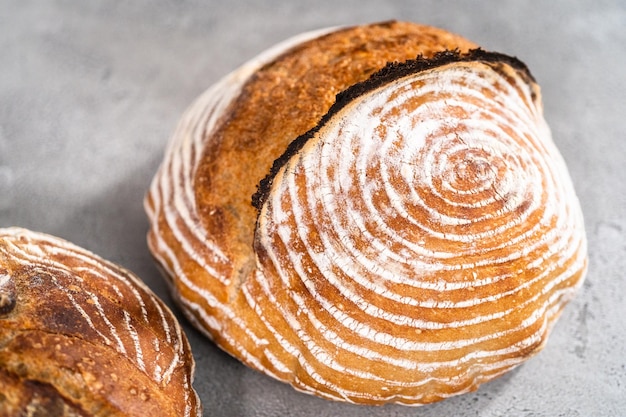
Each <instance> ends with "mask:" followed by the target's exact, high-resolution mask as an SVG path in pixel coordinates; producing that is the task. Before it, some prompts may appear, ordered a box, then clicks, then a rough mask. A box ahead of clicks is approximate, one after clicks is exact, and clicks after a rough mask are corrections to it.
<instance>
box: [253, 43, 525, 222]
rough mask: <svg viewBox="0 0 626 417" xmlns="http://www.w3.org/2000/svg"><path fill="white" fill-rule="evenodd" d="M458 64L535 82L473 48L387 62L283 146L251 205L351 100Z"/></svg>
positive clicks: (504, 59)
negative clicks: (479, 66) (511, 72)
mask: <svg viewBox="0 0 626 417" xmlns="http://www.w3.org/2000/svg"><path fill="white" fill-rule="evenodd" d="M458 62H482V63H485V64H488V65H490V66H491V67H492V68H494V70H496V71H499V72H501V67H502V66H503V65H508V66H510V67H512V68H513V69H515V70H517V71H518V72H519V73H520V75H521V76H522V78H523V79H524V81H525V82H526V83H528V84H533V83H534V82H535V79H534V77H533V76H532V74H531V73H530V70H529V69H528V67H527V66H526V65H525V64H524V63H523V62H522V61H520V60H519V59H517V58H516V57H512V56H509V55H505V54H501V53H499V52H489V51H485V50H483V49H480V48H477V49H472V50H470V51H468V52H467V53H460V52H459V51H458V50H452V51H451V50H447V51H442V52H438V53H437V54H435V55H434V56H433V57H432V58H424V57H423V56H421V55H420V56H418V57H417V58H416V59H413V60H409V61H405V62H389V63H387V65H386V66H385V67H384V68H382V69H381V70H379V71H378V72H376V73H374V74H373V75H372V76H371V77H370V78H368V79H367V80H365V81H363V82H360V83H357V84H355V85H353V86H350V87H348V88H347V89H346V90H344V91H342V92H340V93H339V94H337V96H336V98H335V103H334V104H333V105H332V106H331V107H330V109H329V110H328V112H327V113H326V114H325V115H324V116H323V117H322V118H321V119H320V121H319V123H318V124H317V126H315V127H314V128H312V129H311V130H309V131H308V132H306V133H304V134H302V135H300V136H299V137H297V138H296V139H295V140H294V141H293V142H291V143H290V144H289V146H287V149H286V150H285V152H284V153H283V154H282V155H281V156H280V157H278V158H277V159H276V160H275V161H274V163H273V164H272V168H271V169H270V172H269V174H268V175H267V176H266V177H265V178H263V179H262V180H261V182H260V183H259V185H258V186H257V192H256V193H254V195H253V196H252V205H253V206H254V207H255V208H256V209H257V210H258V211H260V210H261V207H262V206H263V204H264V203H265V201H266V200H267V196H268V194H269V190H270V188H271V186H272V182H273V180H274V177H275V176H276V174H277V173H278V171H279V170H280V168H281V167H282V166H283V165H285V164H286V163H287V161H288V160H289V159H290V158H291V157H292V156H294V155H296V154H297V153H298V151H300V149H302V147H303V146H304V144H305V143H306V142H307V141H308V140H309V139H310V138H312V137H313V136H314V135H315V134H316V133H317V132H318V131H319V130H320V129H321V128H322V127H323V126H324V125H325V124H326V123H328V121H329V120H330V119H331V118H332V117H333V116H334V115H335V114H336V113H338V112H339V111H340V110H341V109H343V108H344V107H345V106H346V105H348V104H349V103H351V102H352V101H353V100H355V99H356V98H358V97H359V96H362V95H364V94H366V93H368V92H370V91H373V90H375V89H377V88H379V87H382V86H384V85H385V84H388V83H390V82H392V81H394V80H397V79H400V78H402V77H406V76H409V75H412V74H417V73H419V72H423V71H428V70H432V69H435V68H438V67H442V66H444V65H448V64H452V63H458ZM531 94H532V99H533V100H535V98H536V97H535V95H536V93H535V90H534V89H533V90H532V92H531Z"/></svg>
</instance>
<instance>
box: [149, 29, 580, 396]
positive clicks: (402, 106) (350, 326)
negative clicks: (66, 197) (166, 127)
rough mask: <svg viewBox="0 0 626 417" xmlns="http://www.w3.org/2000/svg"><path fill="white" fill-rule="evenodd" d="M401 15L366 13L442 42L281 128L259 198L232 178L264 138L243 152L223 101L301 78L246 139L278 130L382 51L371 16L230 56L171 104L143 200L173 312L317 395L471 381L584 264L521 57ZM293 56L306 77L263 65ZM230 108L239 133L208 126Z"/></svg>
mask: <svg viewBox="0 0 626 417" xmlns="http://www.w3.org/2000/svg"><path fill="white" fill-rule="evenodd" d="M402 25H405V24H399V23H385V24H382V25H378V26H376V25H374V26H375V27H374V26H372V27H371V28H365V29H364V31H370V30H376V31H378V30H382V31H388V32H384V33H387V34H388V33H391V31H396V32H394V33H396V35H397V32H402V34H401V35H400V36H399V39H400V38H401V39H408V38H409V36H408V35H406V33H409V32H411V33H412V35H411V36H414V34H415V33H418V35H415V36H417V38H416V40H415V41H412V42H408V43H407V44H415V42H418V41H419V40H424V41H432V40H433V39H437V42H441V45H443V46H441V45H440V46H439V49H437V47H435V46H432V47H431V46H429V48H428V49H426V50H425V52H424V58H420V59H417V60H414V61H408V62H406V63H402V64H394V65H389V66H388V67H386V68H385V69H384V70H383V71H381V72H379V73H378V74H376V75H374V76H373V77H372V78H370V79H369V80H367V81H365V82H362V83H358V84H356V85H354V86H353V87H350V88H348V89H347V90H346V91H344V92H342V93H341V94H340V95H339V96H338V97H337V102H336V104H335V105H334V106H332V107H331V108H330V110H329V111H328V113H327V114H326V115H324V116H323V117H322V119H321V121H320V122H319V123H318V124H317V126H316V125H315V122H313V124H310V125H308V127H306V128H305V129H303V130H301V131H299V132H298V133H297V134H296V135H294V136H291V139H290V140H292V141H293V142H291V144H290V145H289V146H288V147H287V149H286V150H284V153H283V155H282V156H281V157H280V158H278V159H277V160H276V162H275V163H274V165H273V167H272V168H271V170H270V174H269V175H268V176H267V177H266V179H265V180H263V181H261V183H260V185H259V191H258V193H257V194H256V195H255V197H254V199H253V200H254V204H255V207H256V208H257V209H258V212H255V211H254V208H252V207H251V206H250V202H249V201H250V200H249V198H250V194H246V193H243V194H245V195H243V194H242V195H239V194H237V192H239V191H238V190H239V189H240V188H241V189H246V188H245V186H244V185H240V183H239V182H237V181H238V179H239V181H244V180H241V179H240V178H241V175H244V174H245V171H246V170H249V171H251V172H252V171H254V170H255V169H256V166H252V165H254V164H256V163H257V162H256V161H257V160H258V161H259V162H258V164H259V165H263V166H269V165H268V161H266V160H262V158H264V157H266V154H270V153H271V152H267V153H265V151H264V150H263V149H262V148H258V147H257V148H254V149H255V152H256V153H258V155H256V156H254V155H253V157H249V156H248V155H247V153H246V152H250V151H249V149H248V148H247V147H246V144H247V143H248V142H247V141H248V140H249V139H245V140H244V139H243V138H247V136H246V134H247V132H248V131H249V130H250V127H249V126H247V125H245V124H244V123H243V122H241V121H240V120H239V119H238V117H240V116H239V115H240V113H239V111H240V109H241V107H240V106H241V105H240V104H239V103H240V101H242V102H246V100H248V101H249V102H251V103H257V102H256V101H254V100H256V99H257V98H258V97H261V98H263V99H264V100H265V101H262V100H261V99H259V101H258V102H262V103H277V101H273V100H275V99H276V100H278V99H280V98H281V97H283V96H285V95H286V94H288V93H289V91H290V90H294V91H301V94H299V95H296V96H297V97H298V100H301V101H298V102H294V103H292V105H293V107H289V108H288V109H284V108H282V107H281V108H278V107H277V108H274V109H270V111H267V109H264V108H259V107H256V108H255V107H253V109H256V110H257V111H256V112H254V111H253V112H252V113H251V114H252V115H251V116H247V117H250V118H255V120H253V121H252V122H254V123H256V122H257V121H258V120H256V119H259V118H261V117H262V116H261V115H265V114H268V116H267V117H269V119H267V120H266V119H262V120H261V121H260V122H258V123H257V124H255V125H254V126H256V127H257V128H258V129H259V130H258V132H257V136H259V138H257V139H256V140H257V142H258V143H260V144H263V143H267V147H268V148H270V147H272V146H274V145H275V144H276V143H282V142H281V141H282V140H283V139H282V138H277V137H273V136H271V135H268V136H263V135H264V132H265V131H264V130H262V129H263V128H264V126H266V125H272V124H273V123H278V122H277V121H280V122H283V123H285V130H286V131H289V132H291V130H290V129H291V125H290V122H291V121H290V120H289V114H290V112H289V111H290V110H293V111H294V112H295V111H297V109H299V108H306V100H311V101H314V100H321V99H322V98H324V99H325V96H326V95H328V94H329V93H327V92H326V93H324V91H322V89H323V88H324V86H325V83H326V84H331V82H330V81H329V79H330V78H329V74H330V75H333V74H332V71H331V72H330V73H324V72H323V71H324V70H326V69H328V68H334V71H335V72H336V73H338V74H339V77H341V74H343V73H345V72H348V71H353V70H354V71H357V72H358V71H362V70H364V69H366V70H367V71H371V68H372V65H373V64H372V63H371V62H367V63H366V62H365V61H360V60H361V59H362V58H363V56H364V55H367V53H372V54H374V52H371V51H370V50H369V49H368V48H372V50H374V48H375V47H376V48H380V50H384V51H387V50H390V48H389V47H388V46H387V45H383V46H381V42H382V41H381V39H383V35H384V34H383V33H378V32H377V33H376V35H372V34H371V33H370V34H367V35H365V38H368V37H369V38H368V39H370V40H372V39H373V40H372V43H374V44H375V45H376V46H375V47H373V46H371V45H370V44H367V46H363V45H365V44H363V45H361V44H359V42H361V41H362V39H361V34H360V32H358V31H353V30H352V29H347V30H343V32H342V31H338V32H331V33H330V34H322V35H320V34H319V33H316V34H307V35H304V36H303V37H302V38H296V39H293V40H291V41H290V42H288V43H287V44H283V45H280V46H278V47H276V48H274V49H273V50H272V51H270V52H268V53H266V54H264V55H263V56H262V58H260V59H256V60H253V61H251V62H250V63H249V64H246V65H245V66H244V67H242V69H240V70H238V71H236V72H234V73H232V74H230V75H229V76H228V77H226V78H225V79H224V80H222V81H221V82H220V83H218V84H216V85H215V86H214V87H213V88H212V89H210V90H209V91H207V92H206V93H205V94H204V95H203V96H202V97H200V99H199V100H198V101H196V103H194V105H193V106H192V107H191V108H190V110H189V111H188V112H187V113H186V114H185V116H184V117H183V119H182V120H181V122H180V124H179V127H178V129H177V131H176V132H175V134H174V140H173V141H172V142H171V145H170V148H169V149H168V151H167V152H166V157H165V160H164V163H163V164H162V166H161V168H160V170H159V172H158V174H157V176H156V177H155V180H154V182H153V183H152V187H151V189H150V192H149V194H148V196H147V199H146V208H147V212H148V215H149V218H150V222H151V230H150V234H149V238H148V242H149V245H150V248H151V251H152V253H153V254H154V256H155V257H156V259H157V261H158V263H159V265H161V266H162V267H163V269H164V270H165V272H166V275H167V276H168V277H169V279H170V282H171V284H172V289H173V292H174V295H175V298H176V299H177V300H178V302H179V303H180V304H181V306H182V308H183V311H184V312H185V313H186V315H187V316H188V317H189V319H190V320H191V321H192V322H193V323H194V324H195V325H196V326H197V327H198V328H199V329H201V330H202V331H204V332H205V333H206V335H207V336H208V337H210V338H211V339H213V340H214V341H215V342H216V343H217V344H218V345H219V346H220V347H222V348H223V349H224V350H226V351H227V352H229V353H230V354H232V355H233V356H235V357H237V358H238V359H240V360H242V361H243V362H244V363H246V364H247V365H249V366H251V367H253V368H255V369H257V370H260V371H262V372H264V373H266V374H268V375H271V376H272V377H274V378H277V379H279V380H282V381H285V382H288V383H290V384H291V385H293V386H294V387H295V388H297V389H299V390H302V391H305V392H307V393H312V394H315V395H318V396H321V397H324V398H328V399H333V400H340V401H348V402H355V403H364V404H383V403H388V402H396V403H401V404H407V405H419V404H425V403H429V402H433V401H438V400H440V399H443V398H446V397H449V396H451V395H454V394H459V393H463V392H467V391H471V390H474V389H476V388H477V387H478V385H480V384H481V383H483V382H485V381H488V380H490V379H492V378H494V377H496V376H498V375H501V374H502V373H504V372H506V371H507V370H509V369H511V368H513V367H515V366H516V365H518V364H520V363H521V362H523V361H524V360H525V359H527V358H528V357H529V356H531V355H532V354H534V353H536V352H537V351H538V350H539V349H540V348H541V347H542V346H543V344H544V343H545V341H546V338H547V335H548V333H549V330H550V328H551V326H552V324H553V323H554V321H555V320H556V318H557V317H558V315H559V313H560V311H561V309H562V308H563V306H564V305H565V303H566V302H567V301H568V300H569V299H570V298H571V297H572V296H573V294H574V293H575V291H576V289H577V288H578V287H579V286H580V284H581V282H582V279H583V276H584V272H585V270H586V262H587V261H586V243H585V236H584V227H583V219H582V215H581V212H580V208H579V204H578V201H577V198H576V196H575V193H574V190H573V187H572V184H571V181H570V179H569V175H568V173H567V169H566V167H565V164H564V162H563V160H562V158H561V157H560V155H559V153H558V151H557V149H556V148H555V146H554V144H553V142H552V139H551V136H550V131H549V129H548V127H547V125H546V123H545V121H544V119H543V116H542V108H541V99H540V92H539V88H538V86H537V85H536V84H535V82H534V81H533V79H532V77H531V76H530V74H529V73H528V71H527V69H526V68H525V67H524V66H523V64H521V63H520V62H519V61H517V60H515V59H514V58H510V57H506V56H504V55H500V54H490V53H487V52H484V51H481V50H474V51H473V52H468V51H469V49H471V48H474V47H475V46H473V45H472V44H471V43H469V42H467V41H465V40H463V39H462V38H459V37H453V36H452V35H447V34H444V33H442V32H441V31H438V30H436V29H433V28H426V27H418V26H416V25H413V26H411V25H407V26H402ZM396 35H394V36H396ZM318 36H319V38H316V37H318ZM311 39H315V40H314V41H312V42H318V39H319V42H320V44H322V43H323V42H327V43H328V45H327V44H323V45H324V46H323V47H317V46H315V45H316V44H315V43H313V46H310V45H311V44H310V43H306V42H308V41H309V40H311ZM335 40H336V41H337V42H338V43H339V44H341V48H344V49H341V50H340V52H337V53H336V55H332V54H333V53H335V52H334V49H333V48H334V46H333V45H335V44H334V43H333V42H335ZM437 42H435V44H436V43H437ZM352 43H354V44H352ZM302 45H306V46H302ZM454 45H460V46H459V49H460V51H456V52H443V53H441V54H436V52H437V51H443V50H453V49H455V46H454ZM402 47H403V48H406V44H403V46H402ZM350 48H352V49H350ZM376 53H378V52H376ZM307 54H319V56H320V57H321V58H319V61H320V62H322V63H321V64H320V63H319V62H318V61H315V65H319V66H318V67H315V68H316V71H320V75H319V79H320V80H321V81H319V84H316V85H315V86H312V87H310V88H308V87H309V86H303V87H301V86H298V85H297V83H294V79H293V78H292V77H290V76H289V73H288V72H287V71H286V70H281V65H286V64H285V63H284V61H285V60H287V59H288V58H289V57H292V56H294V57H295V58H294V59H295V60H296V61H298V62H303V63H309V62H313V60H312V59H311V58H310V57H309V55H307ZM316 56H317V55H316ZM414 56H415V55H413V57H414ZM277 57H278V58H277ZM284 57H287V58H285V59H283V58H284ZM346 57H351V58H350V59H347V58H346ZM344 59H346V60H345V61H342V60H344ZM397 59H398V60H399V61H400V62H401V61H403V60H406V59H410V58H404V59H400V58H397ZM387 61H389V59H388V58H387ZM342 62H345V66H344V64H343V63H342ZM311 65H312V64H311ZM382 66H384V63H382V64H381V66H380V67H379V68H381V67H382ZM362 79H367V77H365V78H362ZM267 80H271V81H272V82H273V81H276V84H272V85H273V86H275V88H272V89H267V90H265V89H259V90H251V89H250V86H251V85H260V84H254V83H257V82H266V81H267ZM358 81H360V80H358ZM354 82H357V81H353V83H354ZM349 85H350V84H349ZM344 88H345V87H344ZM309 90H310V91H309ZM275 91H279V93H277V94H276V97H275V96H272V95H271V94H273V93H274V92H275ZM339 91H341V90H339ZM265 95H267V97H265ZM257 96H258V97H257ZM241 97H244V99H242V98H241ZM303 103H305V104H303ZM331 103H332V102H331ZM268 105H269V104H268ZM276 106H278V105H276ZM329 106H330V104H329ZM326 109H328V107H326ZM288 110H289V111H288ZM325 111H326V110H325ZM322 115H323V113H322ZM263 117H265V116H263ZM320 117H321V116H320ZM317 120H319V119H317ZM252 122H251V123H252ZM233 125H237V126H239V125H242V127H238V128H237V129H238V130H234V132H235V133H236V134H238V135H241V137H242V139H241V142H236V141H233V143H230V142H228V140H230V139H228V140H227V138H225V135H226V133H224V132H225V131H226V129H228V128H229V127H230V126H233ZM308 129H311V130H309V131H308V132H307V133H305V132H306V130H308ZM278 130H279V131H280V129H278ZM297 135H301V136H299V137H297ZM251 136H254V135H251ZM296 137H297V138H296ZM257 142H255V143H257ZM287 143H289V142H287ZM255 146H256V145H255ZM278 155H280V154H278ZM255 157H256V158H257V159H254V158H255ZM273 158H276V155H275V156H274V157H273ZM272 160H273V159H272ZM270 163H271V161H270ZM219 164H222V165H221V166H223V167H226V168H229V169H230V167H232V166H235V168H237V169H236V170H235V169H233V170H225V171H215V170H214V171H212V170H211V169H212V167H215V166H218V165H219ZM238 164H241V165H238ZM245 164H249V165H245ZM242 173H243V174H242ZM262 175H263V174H262ZM259 180H261V178H258V179H257V180H256V181H259ZM220 181H222V182H223V183H225V184H228V186H227V187H223V186H221V185H220V184H221V183H220ZM246 181H247V180H246ZM220 187H221V188H220ZM215 190H219V192H218V191H215ZM211 193H212V194H211ZM227 194H228V195H227ZM239 200H241V201H239ZM249 217H250V219H251V220H250V221H249V222H248V221H247V220H246V221H245V222H244V221H243V220H242V219H248V218H249ZM233 231H234V232H233ZM252 236H253V237H252Z"/></svg>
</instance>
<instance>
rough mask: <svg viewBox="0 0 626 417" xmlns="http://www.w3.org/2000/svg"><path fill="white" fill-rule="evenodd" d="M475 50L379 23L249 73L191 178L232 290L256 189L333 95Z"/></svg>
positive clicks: (250, 229) (246, 253)
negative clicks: (383, 72)
mask: <svg viewBox="0 0 626 417" xmlns="http://www.w3.org/2000/svg"><path fill="white" fill-rule="evenodd" d="M475 47H476V45H475V44H474V43H472V42H470V41H468V40H466V39H464V38H462V37H460V36H456V35H453V34H451V33H449V32H446V31H443V30H441V29H437V28H433V27H429V26H422V25H416V24H412V23H406V22H385V23H380V24H373V25H366V26H357V27H351V28H345V29H342V30H338V31H335V32H332V33H329V34H327V35H324V36H321V37H319V38H315V39H313V40H311V41H308V42H305V43H303V44H299V45H297V46H295V47H293V48H291V49H290V50H288V51H286V52H284V53H283V54H281V55H280V56H279V57H277V58H276V59H274V60H272V62H270V63H268V64H266V65H264V66H263V67H262V68H260V69H259V70H258V71H256V72H255V73H254V74H253V76H252V77H251V78H250V79H249V80H248V81H247V82H246V84H245V85H244V86H243V88H242V91H241V93H240V94H239V95H238V97H237V98H236V100H234V102H232V103H231V105H230V107H229V109H228V111H227V116H226V117H225V118H224V119H223V120H222V123H221V124H220V126H219V127H218V128H217V129H216V130H215V131H214V132H212V133H211V141H210V142H209V143H208V144H207V147H206V148H205V149H204V153H203V155H202V163H201V164H200V166H199V167H198V169H197V171H196V172H195V182H196V184H197V187H196V188H195V192H196V201H197V204H198V206H199V207H201V208H202V210H204V211H205V212H206V213H208V212H210V213H212V214H211V215H206V216H204V217H203V218H202V221H203V223H204V225H205V227H206V229H207V231H208V232H209V234H210V235H212V236H215V237H216V239H218V240H220V241H221V242H225V247H226V248H225V249H224V250H225V251H226V252H227V253H228V255H229V257H230V258H231V259H234V260H235V262H236V263H235V265H232V269H231V270H230V271H228V272H226V273H227V274H232V276H233V278H234V279H233V282H234V283H238V282H240V281H241V280H242V279H245V278H244V277H245V276H246V274H247V273H249V271H250V269H251V268H252V266H251V265H250V264H249V262H250V261H252V260H253V259H254V254H253V252H252V239H253V234H254V224H255V220H256V211H255V210H254V208H253V207H252V206H251V203H250V202H251V198H252V195H253V194H254V193H255V192H256V187H257V185H258V184H259V182H260V181H261V179H263V178H264V177H265V175H267V173H268V172H269V170H270V167H271V165H272V163H273V161H274V160H275V159H277V158H278V157H279V156H280V155H281V154H282V153H283V152H284V151H285V148H286V147H287V146H288V145H289V143H290V142H291V141H293V140H294V139H295V138H297V137H298V136H300V135H302V134H303V133H305V132H306V131H308V130H309V129H311V128H312V127H313V126H315V125H316V124H317V122H318V121H319V120H320V118H321V117H322V116H323V115H324V114H325V113H326V112H327V111H328V109H329V108H330V106H331V105H332V104H333V103H334V101H335V96H336V95H337V94H338V93H339V92H341V91H343V90H345V89H346V88H348V87H349V86H351V85H353V84H356V83H358V82H361V81H364V80H366V79H367V78H368V77H369V76H370V75H372V74H373V73H375V72H377V71H378V70H380V69H381V68H383V67H384V66H385V65H386V64H387V63H388V62H397V61H400V62H402V61H406V60H408V59H413V58H416V57H417V56H419V55H422V56H423V57H426V58H430V57H432V56H433V55H434V54H435V53H436V52H440V51H443V50H451V49H458V50H460V51H467V50H469V49H471V48H475ZM239 261H241V262H242V263H243V264H239V263H238V262H239Z"/></svg>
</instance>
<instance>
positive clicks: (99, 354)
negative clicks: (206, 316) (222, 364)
mask: <svg viewBox="0 0 626 417" xmlns="http://www.w3.org/2000/svg"><path fill="white" fill-rule="evenodd" d="M2 296H5V298H6V299H7V300H13V303H12V307H10V308H9V307H7V308H4V309H2V310H1V312H0V374H1V375H0V376H1V377H2V378H4V379H5V380H6V381H8V383H9V385H10V386H11V387H12V389H11V390H10V392H11V394H10V395H5V397H4V398H3V399H2V401H1V402H0V410H2V409H3V408H4V409H5V410H7V411H6V412H4V413H0V414H2V415H3V416H13V415H15V416H18V415H22V413H23V412H24V410H26V408H28V409H32V410H36V411H37V412H38V413H46V412H47V413H53V414H54V415H67V416H71V415H85V416H104V415H107V416H109V415H110V416H116V415H120V416H122V415H123V416H145V415H153V416H159V415H163V416H171V415H181V416H182V415H188V416H193V415H200V414H199V402H198V399H197V397H196V394H195V392H194V391H193V389H192V387H191V379H192V375H193V366H194V365H193V358H192V356H191V351H190V348H189V345H188V342H187V340H186V338H185V336H184V334H182V332H181V330H180V328H179V325H178V323H177V321H176V319H175V317H174V316H173V315H172V313H171V312H170V311H169V309H168V308H167V307H166V306H165V304H163V303H162V302H161V301H160V300H159V299H158V298H157V297H156V296H155V295H154V294H153V293H152V292H151V291H150V290H149V289H148V288H147V287H146V286H145V285H143V284H142V283H141V282H140V281H139V279H137V278H136V277H135V276H133V275H132V274H131V273H129V272H128V271H125V270H123V269H121V268H119V267H117V266H115V265H113V264H111V263H108V262H106V261H104V260H102V259H100V258H98V257H96V256H95V255H93V254H90V253H89V252H87V251H85V250H82V249H80V248H77V247H75V246H73V245H71V244H69V243H68V242H65V241H62V240H60V239H56V238H53V237H50V236H46V235H41V234H36V233H33V232H29V231H26V230H23V229H0V298H1V297H2ZM9 304H10V303H7V304H6V305H9ZM24 407H26V408H24ZM9 410H14V411H10V412H9ZM60 410H63V412H62V413H61V412H60ZM185 410H187V411H185ZM57 412H58V413H59V414H55V413H57ZM29 415H30V414H29ZM35 415H43V414H35ZM48 415H52V414H48Z"/></svg>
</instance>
